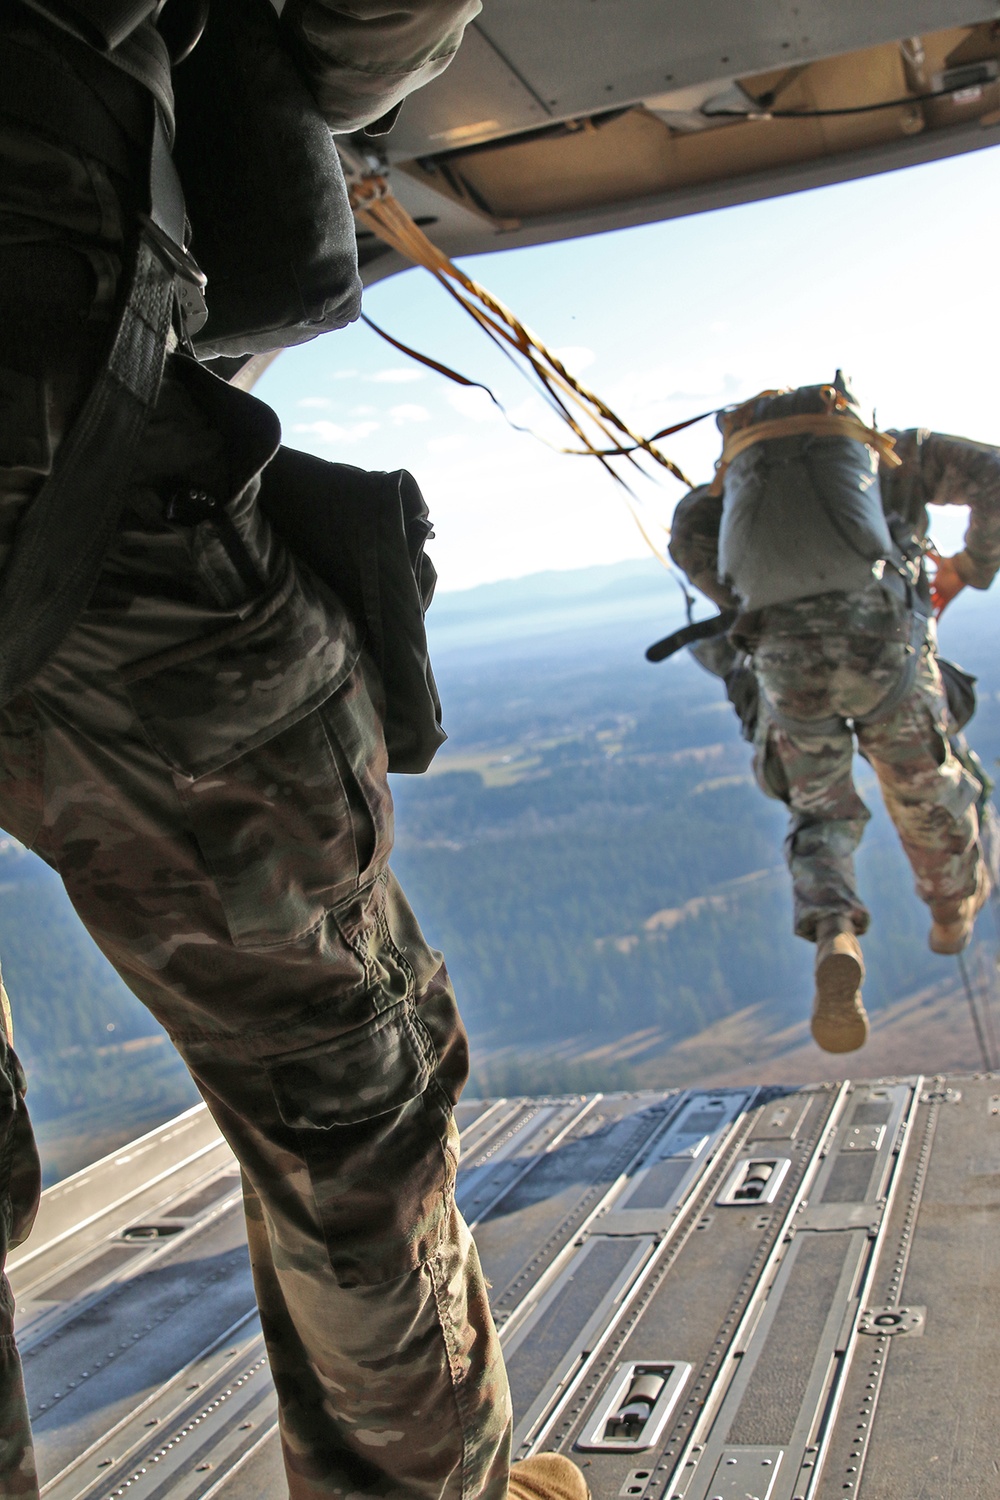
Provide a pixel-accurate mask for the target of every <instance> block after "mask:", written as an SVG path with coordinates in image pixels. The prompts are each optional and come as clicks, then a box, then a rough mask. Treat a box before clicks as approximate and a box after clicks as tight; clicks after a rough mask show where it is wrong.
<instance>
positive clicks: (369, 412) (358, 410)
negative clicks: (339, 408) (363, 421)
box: [351, 406, 378, 417]
mask: <svg viewBox="0 0 1000 1500" xmlns="http://www.w3.org/2000/svg"><path fill="white" fill-rule="evenodd" d="M351 416H352V417H377V416H378V407H377V406H352V407H351Z"/></svg>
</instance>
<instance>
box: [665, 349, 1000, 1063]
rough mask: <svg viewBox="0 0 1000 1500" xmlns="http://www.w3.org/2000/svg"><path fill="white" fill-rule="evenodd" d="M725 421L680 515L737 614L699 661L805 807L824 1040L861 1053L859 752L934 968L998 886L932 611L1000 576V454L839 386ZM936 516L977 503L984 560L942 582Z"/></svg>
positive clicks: (712, 582) (687, 550)
mask: <svg viewBox="0 0 1000 1500" xmlns="http://www.w3.org/2000/svg"><path fill="white" fill-rule="evenodd" d="M719 425H720V428H721V429H722V432H723V435H724V439H725V446H724V449H723V455H722V459H721V460H720V464H719V472H718V475H717V478H716V481H715V483H714V484H712V485H710V486H702V487H701V488H699V489H696V490H693V491H692V492H691V494H690V495H688V496H686V497H685V498H684V500H682V501H681V503H680V505H679V506H678V507H677V511H676V513H675V516H674V526H673V535H672V539H671V544H670V552H671V556H672V557H673V558H674V561H675V562H677V563H678V565H679V566H680V567H682V568H683V569H684V571H685V572H686V574H687V575H688V577H689V578H690V579H691V581H692V583H693V584H695V586H696V587H698V588H699V589H701V590H702V591H703V592H704V593H706V594H708V595H709V597H711V598H712V599H714V600H715V602H716V603H717V604H719V605H720V607H721V608H722V610H723V612H724V613H723V616H722V617H720V619H721V623H722V625H725V626H728V627H729V628H728V637H727V638H723V637H722V636H721V635H720V637H718V638H716V639H715V640H708V641H705V642H704V643H702V644H701V645H699V646H697V647H695V648H694V649H695V651H696V654H697V655H698V657H699V659H700V660H701V661H702V663H703V665H705V666H706V667H707V668H708V669H709V670H710V671H714V672H716V673H717V674H718V675H720V676H722V677H724V678H725V679H726V680H727V684H728V686H729V689H730V696H731V697H732V698H733V699H734V702H736V705H737V708H738V710H739V711H741V717H742V718H743V719H744V723H745V725H746V724H747V723H748V722H749V726H750V727H749V735H748V737H751V738H752V739H753V743H754V772H755V775H756V778H757V781H758V783H759V785H760V787H761V788H762V790H763V791H764V792H766V793H767V795H768V796H772V797H777V798H780V800H781V801H783V802H785V803H786V804H787V806H788V808H789V811H790V814H791V821H790V827H789V832H788V837H787V840H786V844H785V849H786V855H787V858H788V865H789V869H790V871H791V875H792V884H793V888H794V899H795V931H796V932H797V933H798V935H799V936H800V937H803V938H806V939H807V940H808V941H810V942H814V943H815V944H816V993H815V1000H814V1007H813V1016H812V1033H813V1036H814V1038H815V1039H816V1041H817V1042H818V1043H819V1045H820V1046H821V1047H823V1048H825V1049H826V1050H827V1051H829V1052H850V1051H853V1050H854V1049H855V1048H857V1047H860V1046H862V1045H863V1043H864V1042H865V1040H866V1039H867V1036H868V1020H867V1016H866V1015H865V1010H864V1005H863V1003H862V998H861V986H862V982H863V980H864V973H865V970H864V961H863V958H862V953H861V945H860V943H859V942H858V938H859V936H861V935H862V934H863V933H864V932H865V931H866V929H867V927H868V923H869V913H868V910H867V908H866V907H865V905H864V903H863V902H862V901H861V899H860V897H859V895H858V891H857V885H856V882H855V875H854V859H853V856H854V850H855V849H856V848H857V846H858V844H859V842H860V840H861V836H862V834H863V832H864V827H865V823H866V822H867V821H868V818H869V817H870V813H869V811H868V809H867V808H866V807H865V805H864V803H863V802H862V801H861V798H860V797H859V796H858V793H857V791H856V789H855V787H854V783H853V779H852V761H853V754H854V748H855V744H856V745H857V748H858V749H859V750H860V752H861V754H862V755H863V756H864V757H865V759H866V760H867V761H868V762H869V763H870V764H871V766H872V768H873V769H874V771H875V773H876V775H877V777H878V779H879V784H880V786H881V788H882V795H883V797H884V799H885V804H886V808H887V810H888V812H889V815H890V817H891V818H892V820H893V823H894V824H895V826H896V829H897V832H898V833H899V837H900V840H901V842H902V845H903V848H904V850H905V852H906V856H907V858H908V860H909V862H910V865H911V867H912V869H913V873H914V877H915V881H916V889H917V894H918V895H919V896H920V898H921V900H922V901H924V902H925V903H926V904H927V906H929V907H930V913H931V928H930V937H929V942H930V947H931V949H932V950H933V951H934V952H935V953H944V954H951V953H960V952H961V951H962V950H963V949H964V948H965V946H966V945H967V944H968V942H969V939H970V937H971V935H972V929H973V924H974V922H975V918H976V915H977V913H978V911H979V910H980V908H981V907H982V905H983V903H984V901H985V900H986V898H987V896H988V894H989V890H990V879H989V874H988V871H987V868H986V862H985V860H984V857H983V851H982V844H981V840H980V825H979V815H978V811H977V803H978V802H980V800H981V799H982V797H983V786H982V783H981V782H980V781H979V780H977V779H976V777H975V775H974V774H972V773H971V772H970V769H969V768H968V766H969V764H973V765H974V763H971V762H970V761H969V757H968V756H967V755H965V754H964V753H963V754H962V758H960V757H959V755H958V754H956V753H955V752H956V749H958V750H960V751H961V749H962V747H961V743H960V742H959V741H956V740H955V738H954V734H953V732H952V731H953V730H954V728H955V725H954V721H953V720H952V722H951V723H950V719H949V706H948V700H947V696H946V692H945V687H944V684H943V682H942V674H941V669H940V666H939V663H938V658H937V649H936V632H935V628H934V619H933V614H934V613H936V614H940V613H941V611H942V610H943V609H944V608H945V607H946V605H947V604H948V603H949V602H950V601H951V600H952V599H953V598H954V597H955V595H956V594H957V593H958V592H959V591H960V590H961V589H962V588H964V587H966V586H971V587H972V588H979V589H985V588H988V587H989V585H990V583H991V582H992V580H993V577H994V574H995V573H996V571H997V568H998V567H1000V450H998V449H997V448H994V447H990V446H989V445H987V444H984V443H976V442H972V441H970V440H968V439H966V438H954V437H946V436H943V435H941V434H939V433H932V432H926V431H923V430H918V429H913V430H909V431H906V432H895V433H888V434H884V435H883V434H881V433H878V432H876V431H875V430H874V429H873V428H870V427H867V426H866V425H865V424H864V423H863V422H862V420H861V417H860V415H859V412H858V408H857V403H856V402H855V400H854V397H853V396H852V395H851V393H850V391H849V390H848V389H847V387H846V385H845V384H844V382H843V380H842V378H841V376H840V374H839V372H838V376H837V380H836V382H835V383H834V385H833V386H807V387H803V388H800V389H799V390H795V391H785V392H776V391H768V392H764V393H762V394H761V395H760V396H757V397H754V398H753V400H751V401H748V402H746V403H745V404H744V405H742V406H740V407H739V408H737V409H736V410H734V411H727V412H725V413H723V414H722V415H721V416H720V418H719ZM928 505H968V506H969V508H970V519H969V527H968V531H967V534H966V538H965V546H964V548H963V550H962V551H961V552H959V553H958V554H957V555H956V556H955V557H951V558H936V559H935V562H936V569H937V570H936V574H935V577H934V581H933V584H932V585H928V582H927V579H926V576H925V574H924V570H923V556H924V549H925V545H926V544H925V540H924V539H925V537H926V535H927V530H928V524H929V523H928V515H927V506H928ZM754 687H756V691H754Z"/></svg>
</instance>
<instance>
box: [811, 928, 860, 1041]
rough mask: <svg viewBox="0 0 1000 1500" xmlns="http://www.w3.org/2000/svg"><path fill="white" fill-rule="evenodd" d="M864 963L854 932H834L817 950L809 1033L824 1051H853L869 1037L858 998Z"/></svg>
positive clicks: (821, 942)
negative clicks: (814, 994)
mask: <svg viewBox="0 0 1000 1500" xmlns="http://www.w3.org/2000/svg"><path fill="white" fill-rule="evenodd" d="M864 977H865V965H864V959H863V958H862V956H861V944H860V943H859V942H858V940H857V938H856V937H855V935H854V933H853V932H837V933H835V934H834V935H833V936H831V937H828V938H826V939H824V940H822V941H820V942H819V944H818V945H817V950H816V998H815V1000H814V1001H813V1015H812V1034H813V1039H814V1041H815V1042H816V1044H817V1046H819V1047H822V1048H823V1051H824V1052H856V1051H857V1049H858V1048H859V1047H863V1046H864V1044H865V1042H866V1041H867V1040H868V1017H867V1015H866V1014H865V1007H864V1004H863V1003H862V1000H861V986H862V984H863V983H864Z"/></svg>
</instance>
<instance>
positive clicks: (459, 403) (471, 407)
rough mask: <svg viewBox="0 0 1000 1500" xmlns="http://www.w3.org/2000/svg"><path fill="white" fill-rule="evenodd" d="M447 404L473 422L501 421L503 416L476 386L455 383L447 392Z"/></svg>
mask: <svg viewBox="0 0 1000 1500" xmlns="http://www.w3.org/2000/svg"><path fill="white" fill-rule="evenodd" d="M447 401H448V405H449V406H450V407H452V409H453V410H454V411H457V412H458V413H459V415H460V416H463V417H468V418H469V419H470V420H471V421H473V422H501V421H503V417H502V416H501V413H500V412H499V411H498V409H497V407H496V406H495V405H494V404H493V402H492V401H491V400H490V398H489V396H487V394H486V392H485V391H481V390H479V389H478V387H477V386H472V385H457V386H455V387H454V388H453V389H452V390H449V391H448V393H447Z"/></svg>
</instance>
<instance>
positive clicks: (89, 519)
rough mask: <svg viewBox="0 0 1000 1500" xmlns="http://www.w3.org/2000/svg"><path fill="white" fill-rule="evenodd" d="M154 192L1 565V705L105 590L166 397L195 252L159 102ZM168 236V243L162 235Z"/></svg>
mask: <svg viewBox="0 0 1000 1500" xmlns="http://www.w3.org/2000/svg"><path fill="white" fill-rule="evenodd" d="M155 116H156V118H155V124H154V130H153V145H152V150H151V156H150V199H151V206H152V208H153V211H154V215H155V217H151V218H150V220H149V223H150V225H151V226H152V227H151V229H146V230H144V231H143V233H142V234H141V235H140V237H139V242H138V250H137V252H136V260H135V264H134V266H133V269H132V274H131V280H130V282H129V285H128V291H127V295H126V298H125V302H124V306H123V308H122V312H121V316H120V318H119V322H118V326H117V328H116V330H115V333H114V337H113V339H112V343H111V349H110V352H109V354H108V357H107V361H106V363H105V365H104V367H103V369H102V371H101V373H100V375H99V376H98V377H97V380H96V381H95V383H94V386H93V389H92V390H91V392H90V394H89V396H88V397H87V400H86V402H85V403H84V406H83V409H82V411H81V412H80V414H79V415H78V416H77V418H76V420H75V421H74V423H73V425H72V427H71V428H70V431H69V433H68V434H67V436H66V437H65V438H64V440H63V442H62V443H61V444H60V447H59V450H58V453H57V454H56V459H55V463H54V466H53V469H52V473H51V474H50V475H49V477H48V479H47V480H46V481H45V483H44V484H43V485H42V488H41V489H40V490H39V492H38V494H37V495H36V496H35V498H34V499H33V500H32V502H31V504H30V505H29V507H28V510H27V514H26V515H25V517H24V519H23V520H22V521H21V523H20V525H19V526H18V529H17V532H16V534H15V537H14V544H13V546H12V548H11V551H10V553H9V555H8V557H7V561H6V563H5V565H4V568H3V570H2V572H0V705H2V704H4V703H7V702H8V701H9V700H10V699H11V698H12V697H14V695H15V694H16V693H18V692H20V691H21V689H22V688H23V687H25V686H26V685H27V684H28V683H29V682H30V681H31V679H32V678H33V677H34V676H35V674H36V673H37V672H38V671H39V670H40V669H41V668H42V667H43V666H44V665H45V663H46V661H48V659H49V657H50V656H51V655H52V653H53V652H54V651H56V650H58V648H59V646H60V645H61V644H62V641H63V640H64V638H65V636H66V635H67V633H68V631H69V630H70V629H71V627H72V626H73V625H74V624H75V622H76V620H77V618H78V617H79V615H80V613H81V611H82V610H83V609H85V608H86V605H87V601H88V600H89V598H90V596H91V594H92V593H93V591H94V586H95V584H96V583H97V579H98V576H99V574H100V571H101V566H102V564H103V562H104V556H105V553H106V552H107V549H108V546H109V545H110V542H111V539H112V537H113V536H114V533H115V529H116V527H117V525H118V518H119V516H120V515H121V511H122V506H123V503H124V498H125V492H126V487H127V485H128V480H129V474H130V472H131V468H132V461H133V458H134V456H135V453H136V450H137V448H138V446H139V443H140V441H141V439H142V435H143V432H144V431H145V429H146V423H147V421H148V419H149V416H150V413H151V412H152V409H153V407H154V405H155V403H156V398H157V395H158V393H159V389H160V381H161V379H162V377H163V365H164V360H165V358H166V350H167V339H168V336H169V333H170V326H171V319H172V316H173V310H174V304H175V294H176V287H177V284H178V281H179V278H178V277H177V276H176V274H175V273H176V270H177V267H176V265H175V264H174V263H172V262H171V261H170V259H169V258H165V257H164V248H163V241H164V240H165V241H166V242H167V245H168V247H169V246H170V244H171V241H174V240H175V243H174V245H173V248H174V249H175V250H176V252H177V254H178V255H180V256H182V257H183V255H184V252H183V250H181V248H180V246H181V244H182V242H183V222H184V203H183V198H182V197H181V196H180V193H179V187H178V184H177V180H176V172H175V171H174V167H173V163H172V162H171V160H170V153H169V151H168V150H167V147H166V136H165V125H164V121H163V118H162V116H161V114H160V111H159V110H158V109H157V110H156V111H155ZM158 241H159V243H158Z"/></svg>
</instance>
